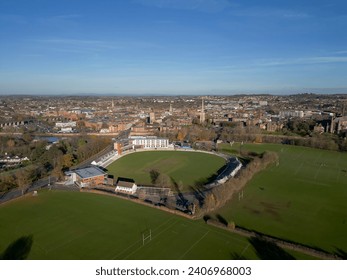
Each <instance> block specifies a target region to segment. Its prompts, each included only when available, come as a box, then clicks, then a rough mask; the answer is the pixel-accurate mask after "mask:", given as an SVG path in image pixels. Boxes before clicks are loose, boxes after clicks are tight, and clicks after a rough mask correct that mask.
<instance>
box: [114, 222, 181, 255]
mask: <svg viewBox="0 0 347 280" xmlns="http://www.w3.org/2000/svg"><path fill="white" fill-rule="evenodd" d="M174 218H175V217H172V218H170V219H168V220H166V221H165V222H163V223H161V224H160V225H159V226H157V227H156V228H154V229H153V231H154V230H157V229H159V228H161V227H162V226H163V225H165V224H166V223H168V222H170V221H171V220H173V219H174ZM153 238H154V237H153ZM137 243H141V240H140V239H139V240H137V241H136V242H134V243H133V244H131V245H129V246H128V247H126V248H125V249H123V250H122V251H120V252H119V253H118V254H117V255H115V256H113V257H111V258H110V259H111V260H116V259H117V257H118V256H120V255H121V254H123V253H125V252H126V251H127V250H128V249H130V248H131V247H133V246H135V245H136V244H137Z"/></svg>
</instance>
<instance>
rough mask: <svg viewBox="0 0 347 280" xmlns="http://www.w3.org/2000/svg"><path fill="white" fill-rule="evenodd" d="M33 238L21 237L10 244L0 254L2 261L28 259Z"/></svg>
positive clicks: (30, 236)
mask: <svg viewBox="0 0 347 280" xmlns="http://www.w3.org/2000/svg"><path fill="white" fill-rule="evenodd" d="M33 242H34V241H33V236H32V235H28V236H23V237H20V238H18V239H17V240H16V241H14V242H12V243H11V244H10V245H9V246H8V247H7V248H6V250H5V251H4V252H3V253H2V254H1V257H0V259H2V260H25V259H27V258H28V256H29V253H30V251H31V247H32V245H33Z"/></svg>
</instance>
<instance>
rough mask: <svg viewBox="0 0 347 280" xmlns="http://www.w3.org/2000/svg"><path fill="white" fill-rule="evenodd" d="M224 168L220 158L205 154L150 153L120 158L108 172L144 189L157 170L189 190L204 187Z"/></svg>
mask: <svg viewBox="0 0 347 280" xmlns="http://www.w3.org/2000/svg"><path fill="white" fill-rule="evenodd" d="M224 165H225V160H224V159H223V158H221V157H219V156H215V155H212V154H207V153H199V152H184V151H150V152H136V153H132V154H129V155H126V156H123V157H122V158H120V159H118V160H117V161H115V162H113V163H112V164H110V165H109V166H107V170H108V173H109V174H112V175H114V176H115V178H117V177H126V178H131V179H134V180H135V181H136V183H137V184H145V185H150V184H151V177H150V171H151V170H157V171H158V172H159V173H161V174H166V175H168V176H169V177H171V178H173V179H174V180H175V181H176V182H177V183H179V182H182V184H183V186H184V187H188V186H194V185H195V183H196V182H198V181H199V182H204V183H206V182H207V179H208V178H209V177H212V176H213V175H214V174H215V173H216V172H217V171H218V170H219V169H220V168H221V167H223V166H224Z"/></svg>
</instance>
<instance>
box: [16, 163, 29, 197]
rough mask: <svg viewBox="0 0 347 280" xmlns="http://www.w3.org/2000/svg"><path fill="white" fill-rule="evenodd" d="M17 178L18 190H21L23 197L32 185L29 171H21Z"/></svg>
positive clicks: (17, 173) (18, 172)
mask: <svg viewBox="0 0 347 280" xmlns="http://www.w3.org/2000/svg"><path fill="white" fill-rule="evenodd" d="M15 178H16V184H17V186H18V188H20V189H21V191H22V195H23V194H24V192H25V190H27V188H28V186H29V184H30V183H31V181H30V174H29V172H28V171H27V170H25V169H20V170H18V171H17V172H16V174H15Z"/></svg>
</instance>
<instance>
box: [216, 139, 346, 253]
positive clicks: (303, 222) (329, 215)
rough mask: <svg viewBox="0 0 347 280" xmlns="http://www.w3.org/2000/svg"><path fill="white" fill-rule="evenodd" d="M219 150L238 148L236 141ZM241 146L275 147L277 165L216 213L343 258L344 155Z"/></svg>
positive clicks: (286, 148)
mask: <svg viewBox="0 0 347 280" xmlns="http://www.w3.org/2000/svg"><path fill="white" fill-rule="evenodd" d="M219 148H220V150H224V151H225V152H231V153H234V152H238V151H239V145H238V144H234V146H233V147H230V145H229V144H228V145H226V144H223V145H221V146H220V147H219ZM242 150H249V151H255V152H263V151H265V150H269V151H275V152H277V153H278V155H279V158H280V160H279V165H278V166H277V165H276V164H273V165H272V166H270V167H269V168H267V169H266V170H265V171H262V172H260V173H259V174H257V175H256V176H255V177H254V178H253V179H252V180H251V181H250V182H249V183H248V185H247V186H246V187H245V189H244V198H243V199H242V200H240V201H239V200H238V196H235V197H234V199H233V200H232V201H231V202H230V203H228V205H226V206H225V207H224V208H222V209H220V210H219V211H218V214H220V215H222V216H223V217H224V218H225V219H227V220H233V221H235V222H236V224H237V225H240V226H243V227H246V228H248V229H253V230H256V231H259V232H263V233H266V234H269V235H273V236H277V237H280V238H283V239H288V240H292V241H296V242H299V243H302V244H306V245H309V246H312V247H318V248H321V249H324V250H326V251H328V252H332V253H336V252H337V253H338V252H339V253H340V254H341V255H344V256H345V257H346V255H347V254H346V252H347V153H341V152H333V151H325V150H318V149H311V148H305V147H297V146H289V145H271V144H247V145H243V146H242ZM339 250H340V251H339Z"/></svg>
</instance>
